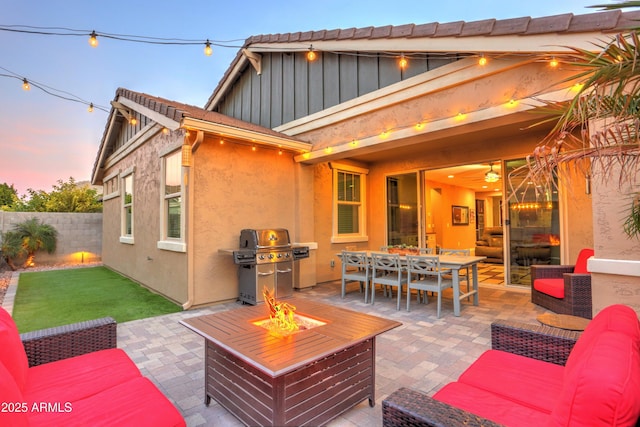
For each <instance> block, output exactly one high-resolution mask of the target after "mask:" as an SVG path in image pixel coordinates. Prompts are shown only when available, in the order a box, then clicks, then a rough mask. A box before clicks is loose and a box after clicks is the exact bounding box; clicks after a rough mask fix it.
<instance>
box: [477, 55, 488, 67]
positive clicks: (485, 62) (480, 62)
mask: <svg viewBox="0 0 640 427" xmlns="http://www.w3.org/2000/svg"><path fill="white" fill-rule="evenodd" d="M478 65H480V66H485V65H487V58H485V56H484V55H482V56H481V57H480V59H478Z"/></svg>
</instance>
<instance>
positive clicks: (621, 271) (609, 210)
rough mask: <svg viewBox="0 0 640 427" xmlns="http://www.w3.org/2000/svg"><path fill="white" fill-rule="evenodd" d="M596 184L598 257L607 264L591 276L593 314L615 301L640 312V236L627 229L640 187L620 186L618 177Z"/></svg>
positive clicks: (595, 182)
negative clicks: (631, 236) (629, 233)
mask: <svg viewBox="0 0 640 427" xmlns="http://www.w3.org/2000/svg"><path fill="white" fill-rule="evenodd" d="M615 174H616V172H614V173H613V175H612V176H616V175H615ZM592 187H593V189H594V191H593V229H594V249H595V256H594V258H597V259H598V264H599V266H602V264H604V267H605V268H604V269H603V268H597V269H596V270H597V271H599V272H594V273H592V275H591V286H592V295H593V314H594V315H595V314H596V313H598V312H599V311H600V310H602V309H603V308H605V307H607V306H608V305H611V304H626V305H628V306H630V307H632V308H633V309H634V310H635V311H636V312H637V313H638V314H639V315H640V239H638V238H637V237H634V238H629V237H628V236H627V235H626V234H625V233H624V230H623V223H624V221H625V219H626V216H627V214H628V213H629V211H630V209H631V202H632V199H633V198H632V196H631V195H632V194H637V192H638V187H632V186H629V185H624V186H623V187H622V188H620V187H619V186H618V182H617V180H616V179H608V180H606V182H604V180H600V179H596V180H595V181H594V183H593V185H592ZM590 265H591V264H590Z"/></svg>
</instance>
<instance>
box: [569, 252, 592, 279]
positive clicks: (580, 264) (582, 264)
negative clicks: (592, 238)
mask: <svg viewBox="0 0 640 427" xmlns="http://www.w3.org/2000/svg"><path fill="white" fill-rule="evenodd" d="M593 255H594V252H593V249H583V250H581V251H580V253H579V254H578V260H577V261H576V265H575V267H574V268H573V272H574V273H578V274H587V273H589V271H588V270H587V261H588V260H589V258H591V257H592V256H593Z"/></svg>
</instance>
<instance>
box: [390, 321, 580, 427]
mask: <svg viewBox="0 0 640 427" xmlns="http://www.w3.org/2000/svg"><path fill="white" fill-rule="evenodd" d="M580 334H581V333H580V332H576V331H567V330H562V329H558V328H552V327H549V326H544V325H528V324H524V323H520V322H509V321H497V322H494V323H493V324H492V325H491V348H492V349H494V350H502V351H507V352H510V353H514V354H519V355H522V356H526V357H529V358H534V359H538V360H543V361H546V362H550V363H555V364H557V365H564V364H565V363H566V360H567V358H568V357H569V353H570V352H571V349H572V348H573V346H574V344H575V343H576V341H577V340H578V338H579V337H580ZM382 421H383V426H385V427H395V426H397V427H400V426H402V427H404V426H465V427H476V426H477V427H480V426H484V427H494V426H499V424H497V423H495V422H493V421H490V420H487V419H485V418H482V417H479V416H478V415H475V414H472V413H470V412H466V411H464V410H462V409H459V408H456V407H454V406H451V405H449V404H447V403H444V402H440V401H438V400H435V399H433V398H432V397H430V396H428V395H427V394H425V393H423V392H420V391H416V390H411V389H409V388H404V387H403V388H400V389H398V390H396V391H395V392H393V393H391V394H390V395H389V396H388V397H387V398H386V399H384V401H383V402H382Z"/></svg>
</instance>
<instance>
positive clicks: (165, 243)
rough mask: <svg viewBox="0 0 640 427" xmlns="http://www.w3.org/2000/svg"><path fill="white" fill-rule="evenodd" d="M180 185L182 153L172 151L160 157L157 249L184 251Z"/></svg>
mask: <svg viewBox="0 0 640 427" xmlns="http://www.w3.org/2000/svg"><path fill="white" fill-rule="evenodd" d="M182 193H183V185H182V152H181V151H180V150H177V151H173V152H171V153H169V154H167V155H166V156H164V157H162V189H161V196H162V200H161V213H160V222H161V235H160V240H159V241H158V248H159V249H165V250H170V251H177V252H184V251H186V245H185V239H184V201H183V194H182Z"/></svg>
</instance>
